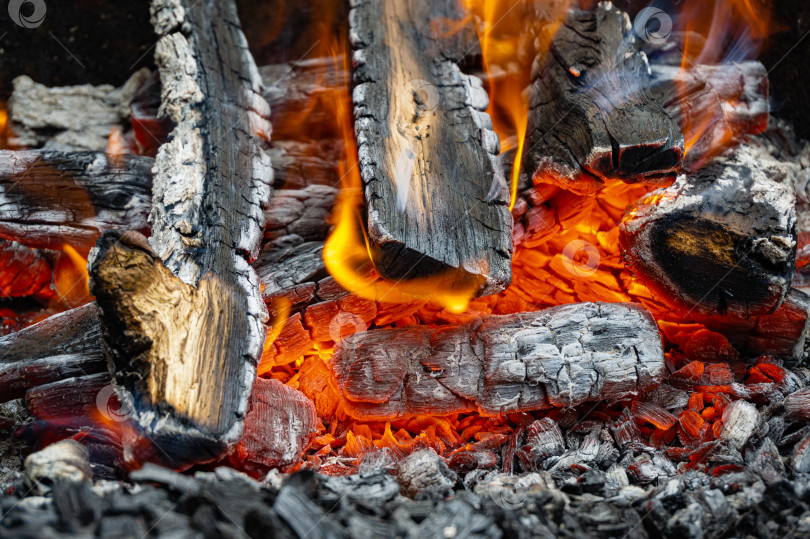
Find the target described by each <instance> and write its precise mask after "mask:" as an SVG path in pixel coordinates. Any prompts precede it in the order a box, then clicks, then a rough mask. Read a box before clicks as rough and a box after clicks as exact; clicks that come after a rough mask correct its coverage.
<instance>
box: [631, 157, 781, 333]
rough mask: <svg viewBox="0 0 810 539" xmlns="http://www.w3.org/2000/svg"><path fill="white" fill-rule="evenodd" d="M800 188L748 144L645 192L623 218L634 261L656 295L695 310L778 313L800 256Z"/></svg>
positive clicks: (739, 314) (633, 266)
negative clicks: (777, 175) (773, 173)
mask: <svg viewBox="0 0 810 539" xmlns="http://www.w3.org/2000/svg"><path fill="white" fill-rule="evenodd" d="M795 205H796V202H795V197H794V194H793V191H792V189H791V188H790V187H789V186H788V185H787V184H785V183H777V182H776V181H774V180H773V179H772V178H771V177H770V176H769V175H768V174H767V173H766V172H765V170H764V167H762V166H760V161H759V159H758V158H757V154H756V152H755V151H754V150H753V149H751V148H747V147H745V146H743V147H741V148H739V149H737V150H735V151H733V152H731V153H730V154H728V155H726V156H724V157H723V158H719V159H717V160H715V161H713V162H712V164H711V165H709V166H707V167H705V168H703V169H701V170H700V171H699V172H697V173H694V174H688V175H683V176H680V177H679V178H678V181H676V182H675V184H674V185H673V186H672V187H669V188H667V189H663V190H659V191H655V192H653V193H651V194H650V195H648V196H647V197H645V198H643V199H642V200H641V201H640V202H639V204H638V205H637V206H636V208H635V209H634V210H633V211H632V212H631V213H630V214H629V216H628V217H627V218H625V219H624V221H622V223H621V228H620V230H621V231H620V235H619V243H620V245H621V249H622V254H623V256H624V259H625V261H626V262H627V265H628V267H629V268H630V269H631V270H632V271H633V272H634V273H635V274H636V275H637V276H638V277H639V278H640V279H641V280H642V281H643V282H644V284H646V285H647V287H648V288H650V290H651V291H652V292H653V293H654V294H655V297H656V298H657V299H659V300H660V301H663V302H665V303H666V304H668V305H670V306H672V307H673V308H676V309H678V310H681V311H683V312H687V313H690V314H691V313H695V314H699V315H706V316H712V315H717V314H723V315H726V314H728V315H733V316H734V317H738V318H746V317H749V316H754V315H764V314H771V313H773V312H774V311H775V310H776V309H777V308H778V307H779V306H780V305H781V304H782V302H783V301H784V299H785V297H786V295H787V293H788V291H789V290H790V285H791V280H792V278H793V272H794V270H795V256H796V210H795Z"/></svg>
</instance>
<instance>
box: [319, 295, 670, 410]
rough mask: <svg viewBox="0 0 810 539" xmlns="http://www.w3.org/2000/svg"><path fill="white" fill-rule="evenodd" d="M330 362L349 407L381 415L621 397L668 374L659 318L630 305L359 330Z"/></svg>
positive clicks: (568, 403)
mask: <svg viewBox="0 0 810 539" xmlns="http://www.w3.org/2000/svg"><path fill="white" fill-rule="evenodd" d="M330 366H331V368H332V370H333V375H334V381H335V383H336V384H337V387H338V388H339V390H340V391H339V392H340V394H341V396H342V399H343V402H344V404H345V406H346V409H347V411H348V413H349V414H351V415H353V416H356V417H362V418H380V419H382V418H392V417H400V416H408V415H414V414H421V413H431V414H450V413H457V412H464V411H470V410H476V409H477V410H479V411H480V412H481V413H484V414H500V413H507V412H517V411H529V410H539V409H544V408H549V407H551V406H576V405H578V404H581V403H583V402H585V401H591V400H618V399H622V398H625V397H628V396H630V395H636V394H638V393H639V392H640V391H643V390H644V389H647V388H649V387H651V386H653V385H654V384H656V383H657V382H659V381H660V380H661V378H662V377H663V375H664V371H665V367H664V350H663V346H662V344H661V336H660V334H659V333H658V328H657V326H656V324H655V320H653V317H652V315H650V313H649V312H647V311H646V310H645V309H643V308H641V307H639V306H637V305H633V304H623V303H578V304H573V305H563V306H559V307H552V308H550V309H545V310H543V311H539V312H534V313H521V314H516V315H507V316H488V317H483V318H481V319H477V320H473V321H471V322H468V323H465V324H462V325H459V326H448V327H439V328H434V327H424V326H416V327H407V328H402V329H392V330H387V329H384V330H372V331H368V332H365V333H357V334H354V335H351V336H349V337H347V338H345V339H343V340H342V341H341V342H340V343H339V344H338V346H337V348H336V350H335V354H334V355H333V356H332V358H331V360H330Z"/></svg>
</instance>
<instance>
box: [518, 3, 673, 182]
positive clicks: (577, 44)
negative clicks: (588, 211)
mask: <svg viewBox="0 0 810 539" xmlns="http://www.w3.org/2000/svg"><path fill="white" fill-rule="evenodd" d="M532 74H533V75H532V78H533V82H532V84H531V86H530V87H529V122H528V127H527V131H526V134H527V135H526V150H525V152H524V159H525V161H524V166H525V168H526V170H527V171H528V173H529V174H531V175H532V176H533V180H534V182H535V183H541V182H542V183H551V184H554V185H557V186H559V187H562V188H564V189H568V190H571V191H574V192H576V193H579V194H592V193H595V192H597V191H599V190H600V189H601V188H602V186H603V185H604V182H605V180H608V179H619V180H622V181H625V182H628V183H635V182H639V181H650V182H659V181H661V180H662V179H664V180H666V179H672V178H674V174H675V173H676V172H677V170H678V169H679V168H680V166H681V163H682V160H683V151H684V141H683V135H682V134H681V130H680V128H679V126H678V124H677V123H676V122H675V121H674V120H672V118H671V117H670V116H669V115H668V114H667V113H666V112H665V111H664V109H663V108H662V107H661V105H660V104H659V103H657V102H656V101H655V100H653V99H652V96H651V95H650V93H649V91H648V90H647V87H648V86H649V82H650V80H649V74H648V64H647V60H646V57H645V56H644V55H643V54H642V53H640V52H639V51H638V50H637V49H636V48H635V44H634V40H633V38H632V27H631V24H630V19H629V18H628V16H627V14H626V13H624V12H622V11H620V10H618V9H616V8H615V7H613V5H612V4H610V3H608V2H605V3H600V4H599V6H598V7H597V8H595V10H594V11H587V12H586V11H579V10H572V11H571V13H570V15H569V16H568V18H567V19H566V21H565V22H564V24H563V25H562V26H561V27H560V29H559V30H558V31H557V33H556V35H555V36H554V39H553V40H552V43H551V50H550V51H549V52H548V53H547V54H540V55H538V56H537V58H536V59H535V63H534V65H533V66H532Z"/></svg>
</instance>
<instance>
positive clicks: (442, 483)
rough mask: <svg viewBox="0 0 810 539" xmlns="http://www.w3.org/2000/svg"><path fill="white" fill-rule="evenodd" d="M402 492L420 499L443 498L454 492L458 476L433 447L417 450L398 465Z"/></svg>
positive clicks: (398, 479)
mask: <svg viewBox="0 0 810 539" xmlns="http://www.w3.org/2000/svg"><path fill="white" fill-rule="evenodd" d="M397 481H399V485H400V487H401V488H402V494H404V495H405V496H408V497H409V498H414V499H418V500H425V499H427V500H442V499H444V498H447V497H448V496H450V495H451V493H452V492H453V487H455V485H456V482H457V481H458V478H457V477H456V474H454V473H453V472H452V471H451V470H450V469H449V468H448V467H447V463H445V461H444V459H442V458H441V457H440V456H439V455H437V454H436V452H435V451H433V450H432V449H423V450H421V451H416V452H415V453H412V454H410V455H408V456H407V457H405V458H404V459H402V460H401V461H400V462H399V466H398V467H397Z"/></svg>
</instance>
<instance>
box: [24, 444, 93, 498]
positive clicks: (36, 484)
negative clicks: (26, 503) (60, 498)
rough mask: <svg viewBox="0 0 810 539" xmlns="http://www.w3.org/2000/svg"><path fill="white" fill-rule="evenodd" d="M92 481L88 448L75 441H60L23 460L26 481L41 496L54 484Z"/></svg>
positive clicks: (49, 490)
mask: <svg viewBox="0 0 810 539" xmlns="http://www.w3.org/2000/svg"><path fill="white" fill-rule="evenodd" d="M92 478H93V471H92V470H91V469H90V455H89V453H88V451H87V448H86V447H84V446H83V445H82V444H80V443H79V442H76V441H74V440H62V441H61V442H57V443H55V444H51V445H49V446H48V447H46V448H45V449H43V450H42V451H37V452H36V453H32V454H31V455H28V457H26V459H25V480H26V482H27V483H28V485H29V486H30V488H32V489H34V490H35V491H36V492H37V493H38V494H39V495H40V496H44V495H46V494H47V493H49V492H51V489H52V487H53V485H54V484H56V483H61V482H65V483H80V482H83V481H89V480H92Z"/></svg>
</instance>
